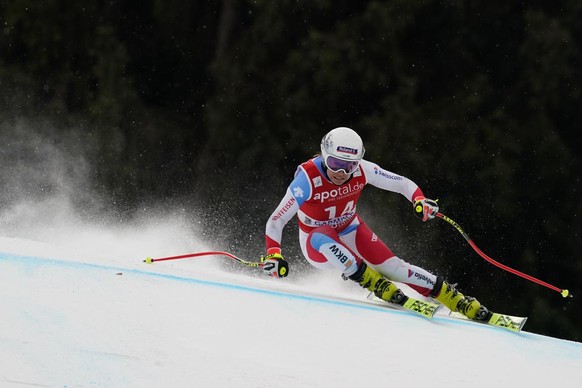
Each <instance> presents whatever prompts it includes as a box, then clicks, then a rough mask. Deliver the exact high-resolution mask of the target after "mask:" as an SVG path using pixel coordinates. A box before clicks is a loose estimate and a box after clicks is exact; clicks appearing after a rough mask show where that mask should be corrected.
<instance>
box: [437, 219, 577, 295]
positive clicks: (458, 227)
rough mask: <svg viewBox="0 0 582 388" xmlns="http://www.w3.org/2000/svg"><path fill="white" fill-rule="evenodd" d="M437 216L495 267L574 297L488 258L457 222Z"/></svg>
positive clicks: (564, 290)
mask: <svg viewBox="0 0 582 388" xmlns="http://www.w3.org/2000/svg"><path fill="white" fill-rule="evenodd" d="M436 216H437V217H438V218H440V219H441V220H445V221H446V222H448V223H449V224H451V225H452V226H454V227H455V229H457V230H458V231H459V233H461V235H462V236H463V237H464V238H465V240H467V242H468V243H469V245H471V248H473V250H475V252H477V253H478V254H479V256H481V257H482V258H484V259H485V260H487V261H488V262H490V263H491V264H493V265H495V266H497V267H499V268H501V269H503V270H505V271H507V272H510V273H512V274H514V275H517V276H521V277H522V278H524V279H527V280H529V281H530V282H534V283H537V284H539V285H541V286H544V287H547V288H549V289H550V290H554V291H556V292H559V293H560V294H562V296H563V297H564V298H566V297H568V296H570V297H573V295H572V294H570V291H568V290H566V289H561V288H558V287H556V286H553V285H551V284H549V283H546V282H544V281H543V280H540V279H537V278H535V277H533V276H531V275H528V274H525V273H523V272H520V271H518V270H516V269H513V268H510V267H508V266H506V265H504V264H501V263H499V262H497V261H495V260H493V259H492V258H490V257H489V256H487V255H486V254H485V253H483V251H482V250H481V249H479V247H478V246H477V245H476V244H475V243H474V242H473V240H471V238H470V237H469V236H468V235H467V233H465V232H464V231H463V229H461V227H460V226H459V224H457V223H456V222H455V221H453V220H451V219H450V218H449V217H447V216H445V215H444V214H442V213H437V214H436Z"/></svg>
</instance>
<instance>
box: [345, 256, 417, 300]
mask: <svg viewBox="0 0 582 388" xmlns="http://www.w3.org/2000/svg"><path fill="white" fill-rule="evenodd" d="M348 278H349V279H351V280H353V281H355V282H356V283H358V284H359V285H360V286H362V287H364V288H365V289H368V290H370V291H372V292H373V293H374V295H376V296H377V297H378V298H380V299H382V300H383V301H386V302H389V303H396V304H399V305H401V306H402V305H404V303H405V302H406V300H407V299H408V297H407V296H406V295H405V294H404V293H403V292H402V291H401V290H400V289H399V288H398V287H396V285H394V283H392V282H391V281H389V280H388V279H386V278H385V277H384V276H382V275H381V274H380V273H379V272H377V271H376V270H374V269H372V268H370V267H368V265H367V264H366V263H365V262H363V261H362V263H361V264H360V266H359V268H358V270H357V271H356V273H354V274H353V275H351V276H349V277H348Z"/></svg>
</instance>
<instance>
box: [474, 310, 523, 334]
mask: <svg viewBox="0 0 582 388" xmlns="http://www.w3.org/2000/svg"><path fill="white" fill-rule="evenodd" d="M525 321H527V317H514V316H512V315H506V314H499V313H493V314H492V315H491V318H489V321H487V322H483V323H486V324H488V325H491V326H497V327H501V328H503V329H507V330H510V331H513V332H516V333H519V332H520V331H521V329H522V328H523V325H525ZM476 322H479V321H476Z"/></svg>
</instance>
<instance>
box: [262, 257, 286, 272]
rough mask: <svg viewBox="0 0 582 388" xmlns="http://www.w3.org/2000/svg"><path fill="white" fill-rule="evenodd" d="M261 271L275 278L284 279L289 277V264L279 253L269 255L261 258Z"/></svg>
mask: <svg viewBox="0 0 582 388" xmlns="http://www.w3.org/2000/svg"><path fill="white" fill-rule="evenodd" d="M261 264H262V267H263V271H265V272H266V273H267V275H269V276H272V277H275V278H284V277H285V276H287V275H289V263H288V262H287V261H286V260H285V259H284V258H283V256H282V255H281V254H280V253H271V254H268V255H267V256H261Z"/></svg>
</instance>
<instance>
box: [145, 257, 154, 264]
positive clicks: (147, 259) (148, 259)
mask: <svg viewBox="0 0 582 388" xmlns="http://www.w3.org/2000/svg"><path fill="white" fill-rule="evenodd" d="M143 262H144V263H148V264H151V263H153V262H154V259H153V258H151V257H146V258H145V260H144V261H143Z"/></svg>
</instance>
